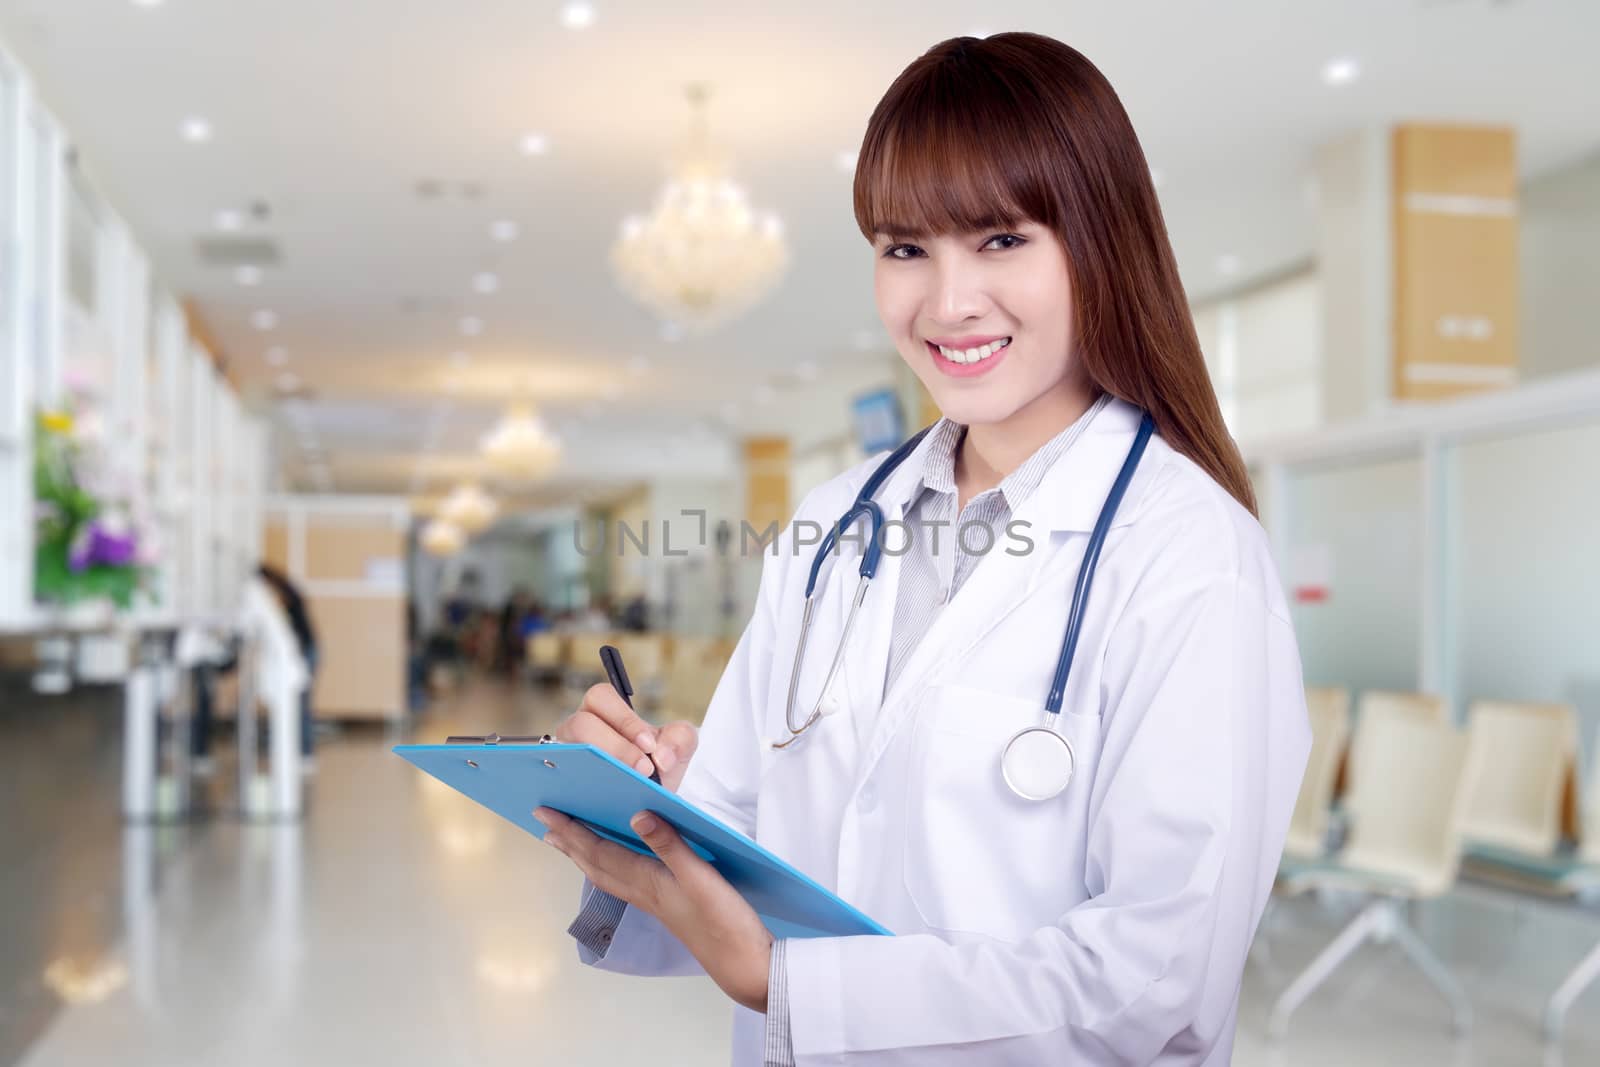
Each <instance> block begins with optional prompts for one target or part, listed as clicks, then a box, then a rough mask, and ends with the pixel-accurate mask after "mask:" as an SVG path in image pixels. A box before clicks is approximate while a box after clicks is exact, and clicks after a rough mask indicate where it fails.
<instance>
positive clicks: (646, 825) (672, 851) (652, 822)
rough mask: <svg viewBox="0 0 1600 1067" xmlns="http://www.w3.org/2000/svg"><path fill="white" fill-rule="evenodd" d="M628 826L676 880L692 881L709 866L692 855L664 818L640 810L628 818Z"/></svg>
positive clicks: (692, 851) (692, 852)
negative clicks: (631, 817) (630, 818)
mask: <svg viewBox="0 0 1600 1067" xmlns="http://www.w3.org/2000/svg"><path fill="white" fill-rule="evenodd" d="M629 825H630V826H632V827H633V832H634V833H636V834H638V835H639V837H640V838H641V839H642V840H643V841H644V843H645V844H647V845H649V846H650V851H652V852H654V853H655V854H656V856H657V857H658V858H660V860H661V862H662V863H663V864H665V865H666V868H667V870H669V871H671V872H672V876H673V877H674V878H676V879H677V880H678V881H679V882H681V883H684V884H693V883H694V882H695V880H696V879H697V878H699V877H700V876H701V874H702V873H703V871H704V870H705V869H708V868H709V867H710V864H708V863H706V861H705V860H703V859H701V858H700V857H699V856H698V855H696V853H695V851H694V849H692V848H690V847H689V846H688V845H686V844H684V841H683V838H681V837H679V836H678V831H676V830H674V829H673V828H672V827H671V826H669V825H668V824H667V821H666V820H665V819H663V818H660V817H659V816H656V815H652V814H651V813H650V812H648V811H641V812H639V813H638V814H637V815H635V816H634V817H633V819H632V820H630V822H629Z"/></svg>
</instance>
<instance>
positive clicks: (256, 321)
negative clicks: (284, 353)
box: [250, 308, 278, 330]
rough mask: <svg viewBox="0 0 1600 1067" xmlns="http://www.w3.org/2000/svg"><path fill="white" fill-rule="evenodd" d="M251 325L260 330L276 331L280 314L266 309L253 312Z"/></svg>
mask: <svg viewBox="0 0 1600 1067" xmlns="http://www.w3.org/2000/svg"><path fill="white" fill-rule="evenodd" d="M250 325H252V326H254V327H255V328H256V329H258V330H275V329H277V327H278V313H277V312H276V311H268V310H267V309H266V308H262V309H261V310H260V311H253V312H251V313H250Z"/></svg>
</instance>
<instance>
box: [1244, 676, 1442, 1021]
mask: <svg viewBox="0 0 1600 1067" xmlns="http://www.w3.org/2000/svg"><path fill="white" fill-rule="evenodd" d="M1431 718H1432V716H1430V715H1419V714H1416V713H1415V709H1414V708H1408V707H1406V706H1405V705H1404V704H1403V703H1399V702H1385V701H1378V702H1366V703H1365V704H1364V707H1363V711H1362V716H1361V718H1360V720H1359V721H1358V722H1357V724H1356V728H1355V739H1354V741H1353V743H1352V744H1353V747H1354V748H1356V749H1358V750H1359V752H1360V758H1359V760H1358V761H1353V763H1352V767H1351V776H1350V790H1349V797H1348V799H1349V804H1350V807H1351V808H1352V810H1353V812H1354V814H1353V817H1352V823H1351V827H1350V835H1349V838H1348V840H1347V843H1346V845H1345V847H1344V849H1343V850H1342V851H1341V852H1340V854H1339V855H1338V856H1337V857H1335V858H1332V859H1329V860H1324V861H1313V862H1309V863H1303V864H1295V863H1285V864H1284V869H1283V871H1282V873H1281V874H1280V877H1279V887H1280V889H1281V891H1282V892H1284V893H1289V894H1293V893H1298V892H1305V891H1308V890H1313V889H1320V888H1330V889H1343V890H1348V891H1357V892H1361V893H1365V894H1367V895H1368V896H1370V897H1371V898H1372V900H1371V902H1370V903H1369V904H1368V905H1367V906H1366V907H1365V908H1364V909H1362V911H1361V912H1360V913H1359V914H1358V915H1357V916H1356V918H1355V919H1354V920H1353V921H1352V922H1351V923H1350V924H1349V925H1347V926H1346V927H1345V928H1344V930H1342V931H1341V932H1340V933H1339V935H1338V936H1337V937H1335V938H1334V939H1333V941H1332V942H1331V943H1330V944H1329V945H1328V946H1327V947H1326V948H1325V949H1323V951H1322V952H1321V953H1320V954H1318V955H1317V957H1316V958H1315V959H1314V960H1312V961H1311V964H1310V965H1309V966H1308V967H1306V969H1305V970H1304V971H1303V972H1302V973H1301V974H1300V975H1299V976H1298V977H1297V978H1296V979H1295V980H1294V981H1293V982H1291V983H1290V984H1289V986H1288V987H1287V988H1286V989H1285V990H1284V992H1283V994H1282V995H1281V996H1280V997H1279V998H1278V1001H1277V1003H1276V1004H1275V1005H1274V1006H1273V1008H1272V1013H1271V1016H1270V1018H1269V1020H1268V1032H1269V1033H1271V1034H1272V1035H1273V1036H1281V1035H1282V1034H1283V1033H1284V1032H1285V1031H1286V1030H1287V1029H1288V1024H1289V1016H1290V1015H1291V1014H1292V1013H1293V1012H1294V1010H1295V1009H1296V1008H1298V1007H1299V1006H1300V1004H1301V1003H1303V1002H1304V1001H1305V999H1306V998H1307V997H1309V996H1310V995H1311V993H1312V992H1314V991H1315V990H1316V988H1317V986H1319V985H1321V984H1322V982H1323V981H1325V980H1326V979H1327V977H1328V976H1329V975H1330V974H1332V973H1333V972H1334V971H1335V970H1336V969H1337V968H1338V967H1339V965H1340V964H1341V963H1343V962H1344V961H1345V960H1346V959H1348V958H1349V957H1350V956H1351V955H1352V954H1353V953H1354V952H1355V951H1356V950H1357V949H1358V948H1360V947H1361V945H1362V944H1364V943H1365V942H1366V941H1368V940H1373V941H1376V942H1379V943H1380V944H1381V943H1384V942H1387V941H1391V940H1392V941H1394V942H1395V943H1396V944H1398V945H1399V946H1400V948H1401V949H1402V950H1403V951H1404V952H1405V954H1406V956H1407V957H1408V958H1409V959H1410V960H1411V961H1412V962H1413V963H1414V964H1416V966H1417V967H1418V968H1419V969H1420V970H1421V971H1422V972H1423V974H1424V975H1425V976H1426V977H1427V978H1428V980H1429V981H1430V982H1431V983H1432V984H1433V985H1434V987H1435V988H1437V989H1438V990H1439V992H1440V993H1441V994H1443V996H1444V997H1445V999H1446V1000H1447V1001H1448V1002H1449V1004H1450V1007H1451V1010H1452V1015H1453V1022H1454V1025H1455V1027H1456V1029H1457V1030H1458V1031H1465V1030H1466V1029H1467V1028H1468V1027H1469V1026H1470V1025H1471V1020H1472V1009H1471V1005H1470V1003H1469V1002H1468V1000H1467V996H1466V992H1465V991H1464V990H1463V989H1462V987H1461V985H1460V983H1459V982H1458V981H1457V980H1456V978H1455V976H1454V975H1452V974H1451V973H1450V971H1449V970H1448V969H1447V968H1446V967H1445V966H1444V964H1443V963H1442V962H1441V961H1440V960H1439V959H1438V957H1436V956H1435V955H1434V954H1433V952H1432V951H1431V950H1430V949H1429V948H1428V947H1427V945H1426V944H1424V943H1423V941H1422V939H1421V938H1420V937H1418V936H1417V934H1416V932H1415V931H1414V930H1413V929H1412V928H1411V926H1410V925H1409V924H1408V923H1407V922H1406V917H1405V911H1404V906H1405V905H1406V904H1407V903H1409V902H1411V901H1416V900H1423V899H1428V898H1433V897H1438V896H1440V895H1441V894H1443V893H1445V892H1446V891H1447V890H1449V888H1450V887H1451V886H1452V885H1454V884H1455V880H1456V873H1457V870H1458V868H1459V864H1460V857H1461V814H1462V804H1463V802H1464V800H1465V793H1466V785H1467V782H1468V780H1469V776H1470V773H1471V767H1470V757H1469V751H1468V743H1467V738H1466V736H1465V735H1464V734H1462V733H1461V732H1460V731H1457V730H1456V729H1454V728H1453V727H1451V726H1449V725H1447V724H1443V723H1440V722H1437V721H1430V720H1431Z"/></svg>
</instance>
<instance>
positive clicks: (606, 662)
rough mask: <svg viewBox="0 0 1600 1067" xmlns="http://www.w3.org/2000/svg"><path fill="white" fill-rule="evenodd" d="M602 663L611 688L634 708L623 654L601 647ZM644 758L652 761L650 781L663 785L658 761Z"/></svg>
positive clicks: (625, 702) (648, 755)
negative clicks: (623, 664) (624, 667)
mask: <svg viewBox="0 0 1600 1067" xmlns="http://www.w3.org/2000/svg"><path fill="white" fill-rule="evenodd" d="M600 663H601V664H602V665H603V666H604V667H605V669H606V677H607V678H609V679H611V688H613V689H615V690H616V691H617V694H618V695H619V696H621V697H622V702H623V703H624V704H626V705H628V707H630V708H631V707H633V701H632V700H631V699H630V698H631V697H632V696H633V686H632V685H630V684H629V683H628V672H627V671H626V670H624V669H623V666H622V653H621V652H618V651H617V649H616V647H615V646H613V645H601V646H600ZM644 758H645V759H647V760H649V761H650V766H651V768H652V769H651V771H650V780H651V781H652V782H654V783H655V784H656V785H660V784H661V768H660V767H657V766H656V759H655V757H654V756H652V755H650V753H648V752H646V753H645V754H644Z"/></svg>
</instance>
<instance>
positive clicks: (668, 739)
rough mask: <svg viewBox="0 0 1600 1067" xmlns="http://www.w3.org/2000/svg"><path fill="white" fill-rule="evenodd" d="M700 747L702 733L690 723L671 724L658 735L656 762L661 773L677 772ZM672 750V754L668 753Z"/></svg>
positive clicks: (664, 727)
mask: <svg viewBox="0 0 1600 1067" xmlns="http://www.w3.org/2000/svg"><path fill="white" fill-rule="evenodd" d="M699 747H700V731H699V730H697V729H695V726H694V724H693V723H690V722H669V723H667V724H666V725H665V726H663V727H662V728H661V732H660V733H658V734H657V735H656V750H657V753H658V756H657V759H656V762H657V763H659V764H660V765H661V771H662V773H663V774H665V773H666V772H667V771H670V770H675V769H677V768H679V767H682V766H684V765H687V764H688V762H689V760H690V759H692V758H693V757H694V753H695V749H697V748H699ZM668 750H670V754H669V752H668Z"/></svg>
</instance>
